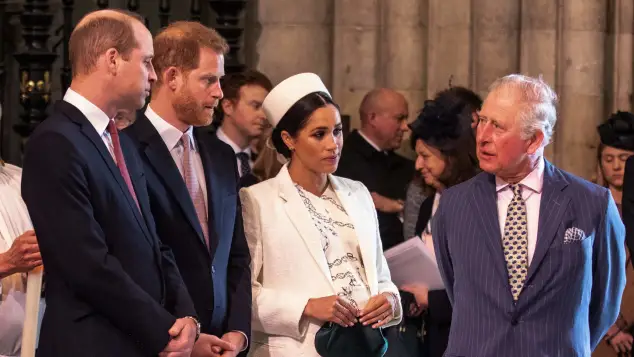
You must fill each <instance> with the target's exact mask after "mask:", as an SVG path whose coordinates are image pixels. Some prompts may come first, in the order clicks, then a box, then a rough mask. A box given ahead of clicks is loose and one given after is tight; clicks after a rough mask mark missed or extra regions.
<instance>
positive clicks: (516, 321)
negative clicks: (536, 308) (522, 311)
mask: <svg viewBox="0 0 634 357" xmlns="http://www.w3.org/2000/svg"><path fill="white" fill-rule="evenodd" d="M518 323H519V320H518V319H517V317H513V318H512V319H511V326H517V324H518Z"/></svg>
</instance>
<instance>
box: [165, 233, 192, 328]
mask: <svg viewBox="0 0 634 357" xmlns="http://www.w3.org/2000/svg"><path fill="white" fill-rule="evenodd" d="M160 245H161V257H162V259H163V272H164V273H165V285H166V287H167V296H168V301H167V306H168V310H169V311H170V312H171V313H172V314H174V316H176V317H177V318H182V317H185V316H192V317H196V318H198V316H197V315H196V309H195V308H194V303H193V302H192V300H191V298H190V296H189V293H188V291H187V287H186V286H185V283H184V282H183V278H182V277H181V274H180V272H179V271H178V266H177V265H176V258H174V254H173V253H172V250H171V249H170V247H168V246H167V245H165V244H163V243H160Z"/></svg>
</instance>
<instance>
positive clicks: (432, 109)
mask: <svg viewBox="0 0 634 357" xmlns="http://www.w3.org/2000/svg"><path fill="white" fill-rule="evenodd" d="M409 128H410V129H411V131H412V144H413V145H415V143H416V140H418V139H420V140H423V141H424V142H425V144H427V145H429V146H433V147H435V148H437V149H438V150H440V151H441V152H444V153H447V152H451V151H454V150H457V149H458V148H459V147H460V146H461V145H460V143H461V142H463V141H464V140H465V139H466V140H468V139H474V137H473V131H472V129H471V109H470V108H468V107H467V106H466V105H465V103H463V102H456V101H444V100H441V99H436V100H427V101H425V105H424V107H423V109H422V110H421V111H420V113H419V114H418V117H417V118H416V120H414V121H413V122H412V123H411V124H410V125H409ZM473 146H474V147H475V141H474V142H473Z"/></svg>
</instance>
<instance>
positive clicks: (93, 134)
mask: <svg viewBox="0 0 634 357" xmlns="http://www.w3.org/2000/svg"><path fill="white" fill-rule="evenodd" d="M57 107H58V108H59V109H60V110H61V111H62V112H64V114H66V116H67V117H68V118H70V119H71V120H72V121H74V122H75V123H77V124H79V125H80V126H81V132H82V134H83V135H85V136H86V137H87V138H88V139H89V140H90V141H91V142H92V144H93V145H94V147H95V148H96V149H97V151H98V152H99V154H100V155H101V158H102V159H103V160H104V163H105V164H106V166H107V167H108V170H109V171H110V173H111V174H112V176H114V179H115V181H117V184H118V185H119V188H120V189H121V191H122V194H123V196H124V197H125V198H126V201H127V202H128V205H130V208H131V210H132V212H133V213H134V217H135V218H136V220H137V222H138V223H139V226H141V229H142V230H143V233H144V235H145V239H147V241H148V242H149V243H150V244H152V245H154V243H155V242H154V239H153V238H152V236H151V235H150V232H149V231H148V227H147V224H146V222H145V220H144V219H143V217H142V215H141V211H140V210H139V207H138V206H137V204H136V202H134V198H132V194H131V193H130V190H129V189H128V185H126V183H125V181H124V180H123V176H121V171H119V168H118V167H117V165H116V163H115V161H114V159H113V158H112V155H111V154H110V151H108V148H107V147H106V144H105V143H104V141H103V139H102V137H101V136H100V134H99V133H97V131H96V130H95V127H94V126H93V125H92V124H91V123H90V122H89V121H88V119H87V118H86V117H85V116H84V115H83V114H82V112H81V111H80V110H79V109H77V108H75V107H74V106H73V105H72V104H69V103H66V102H64V101H60V102H58V105H57ZM121 150H122V151H123V155H124V159H126V160H128V161H126V165H129V164H130V163H129V161H131V160H129V159H128V157H129V155H126V152H125V150H124V149H123V146H122V147H121ZM129 171H130V170H128V173H129ZM130 179H131V180H132V177H131V178H130ZM133 186H134V184H133ZM137 199H138V197H137Z"/></svg>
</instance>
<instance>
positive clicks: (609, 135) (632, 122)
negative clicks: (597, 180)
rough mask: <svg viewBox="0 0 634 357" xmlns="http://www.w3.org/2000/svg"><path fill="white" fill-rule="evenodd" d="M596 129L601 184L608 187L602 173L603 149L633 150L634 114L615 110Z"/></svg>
mask: <svg viewBox="0 0 634 357" xmlns="http://www.w3.org/2000/svg"><path fill="white" fill-rule="evenodd" d="M597 131H598V132H599V138H600V140H601V141H600V142H599V147H598V148H597V160H598V163H599V168H600V174H601V176H602V177H601V178H602V179H603V184H604V186H605V187H608V181H607V180H606V179H605V176H604V175H603V161H602V160H601V156H603V150H605V147H606V146H611V147H615V148H617V149H621V150H627V151H634V114H632V113H630V112H622V111H617V112H616V113H614V114H612V115H610V117H609V118H608V120H606V121H605V122H604V123H602V124H601V125H599V126H598V127H597Z"/></svg>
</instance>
